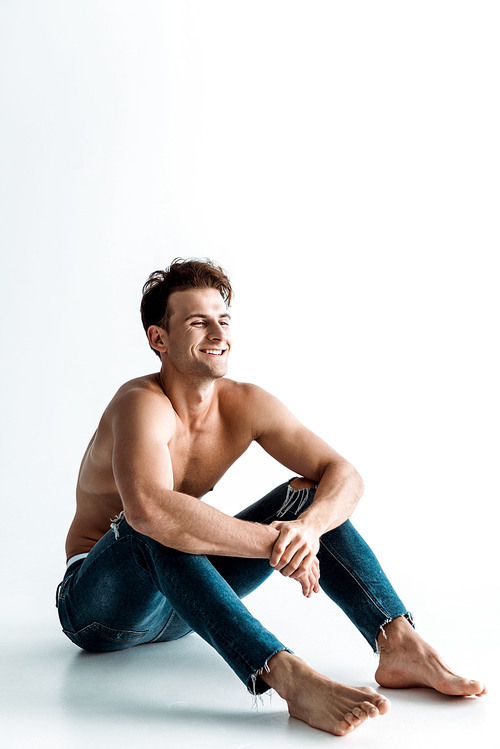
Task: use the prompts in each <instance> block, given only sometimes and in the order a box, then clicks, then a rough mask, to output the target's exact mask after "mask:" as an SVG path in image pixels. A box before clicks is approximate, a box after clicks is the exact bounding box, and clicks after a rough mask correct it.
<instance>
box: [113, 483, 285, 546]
mask: <svg viewBox="0 0 500 749" xmlns="http://www.w3.org/2000/svg"><path fill="white" fill-rule="evenodd" d="M125 517H126V518H127V521H128V522H129V523H130V525H131V526H132V527H133V528H134V529H135V530H137V531H138V532H139V533H143V534H144V535H146V536H149V537H150V538H153V539H154V540H155V541H158V542H159V543H161V544H163V545H164V546H169V547H170V548H173V549H178V550H179V551H184V552H186V553H188V554H215V555H218V556H235V557H247V558H255V559H257V558H261V559H269V557H270V556H271V553H272V549H273V545H274V543H275V541H276V539H277V538H278V536H279V533H278V531H277V530H275V529H274V528H271V527H270V526H268V525H262V524H260V523H250V522H247V521H245V520H239V519H238V518H234V517H231V516H230V515H226V514H225V513H223V512H220V510H217V509H216V508H215V507H211V506H210V505H207V504H205V503H204V502H202V501H201V500H199V499H196V498H195V497H191V496H190V495H188V494H182V493H181V492H175V491H166V490H165V491H162V492H160V493H159V496H157V497H155V499H154V500H153V499H150V500H148V499H147V498H145V499H143V500H142V501H140V502H134V503H133V504H131V505H130V509H127V507H126V508H125Z"/></svg>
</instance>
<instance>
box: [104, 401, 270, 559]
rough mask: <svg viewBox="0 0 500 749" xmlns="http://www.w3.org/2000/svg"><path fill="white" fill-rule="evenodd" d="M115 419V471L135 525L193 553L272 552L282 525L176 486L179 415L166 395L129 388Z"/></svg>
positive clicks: (256, 555) (262, 554) (264, 554)
mask: <svg viewBox="0 0 500 749" xmlns="http://www.w3.org/2000/svg"><path fill="white" fill-rule="evenodd" d="M111 425H112V430H113V456H112V463H113V474H114V478H115V482H116V485H117V488H118V491H119V493H120V497H121V499H122V503H123V509H124V511H125V517H126V518H127V521H128V522H129V523H130V525H131V526H132V527H133V528H135V530H137V531H138V532H139V533H143V534H144V535H146V536H149V537H150V538H153V539H154V540H156V541H159V542H160V543H162V544H164V545H165V546H169V547H171V548H174V549H178V550H179V551H184V552H187V553H190V554H217V555H221V556H237V557H250V558H266V559H268V558H269V557H270V556H271V552H272V549H273V545H274V543H275V541H276V539H277V538H278V535H279V532H278V530H277V529H274V528H271V527H270V526H265V525H261V524H259V523H249V522H247V521H244V520H239V519H237V518H233V517H231V516H229V515H226V514H225V513H223V512H220V511H219V510H217V509H215V508H214V507H210V506H209V505H207V504H205V503H204V502H202V501H201V500H199V499H196V498H195V497H191V496H189V495H187V494H183V493H181V492H177V491H174V489H173V486H174V477H173V471H172V463H171V459H170V453H169V450H168V442H169V440H170V438H171V436H172V435H173V433H174V429H175V415H174V412H173V410H172V408H171V406H170V404H169V403H168V401H167V400H166V399H159V398H158V397H157V396H156V394H154V393H151V392H148V391H143V390H136V391H129V392H127V393H125V394H124V395H122V396H121V397H119V398H118V400H117V402H116V403H115V406H114V410H113V413H112V415H111Z"/></svg>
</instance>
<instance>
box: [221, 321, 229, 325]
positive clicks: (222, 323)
mask: <svg viewBox="0 0 500 749" xmlns="http://www.w3.org/2000/svg"><path fill="white" fill-rule="evenodd" d="M220 325H227V326H229V323H228V321H227V320H221V321H220Z"/></svg>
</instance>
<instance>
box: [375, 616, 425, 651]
mask: <svg viewBox="0 0 500 749" xmlns="http://www.w3.org/2000/svg"><path fill="white" fill-rule="evenodd" d="M400 616H404V618H405V619H406V621H407V622H408V623H409V624H411V626H412V627H413V629H415V620H414V618H413V614H411V613H410V612H409V611H406V612H405V613H404V614H398V615H397V616H393V617H392V618H391V619H386V620H385V622H383V623H382V624H381V625H380V627H379V630H378V632H377V635H376V637H375V646H374V648H373V650H374V652H375V655H380V647H379V644H378V637H379V635H380V633H381V632H382V635H383V636H384V639H385V640H387V635H386V633H385V629H384V627H386V626H387V625H388V624H390V623H391V622H393V621H394V619H398V618H399V617H400Z"/></svg>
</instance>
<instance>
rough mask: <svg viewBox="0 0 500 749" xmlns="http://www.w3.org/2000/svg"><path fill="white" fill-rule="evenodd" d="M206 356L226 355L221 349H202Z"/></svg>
mask: <svg viewBox="0 0 500 749" xmlns="http://www.w3.org/2000/svg"><path fill="white" fill-rule="evenodd" d="M202 351H203V353H204V354H212V356H222V354H223V353H224V351H223V350H221V349H202Z"/></svg>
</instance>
